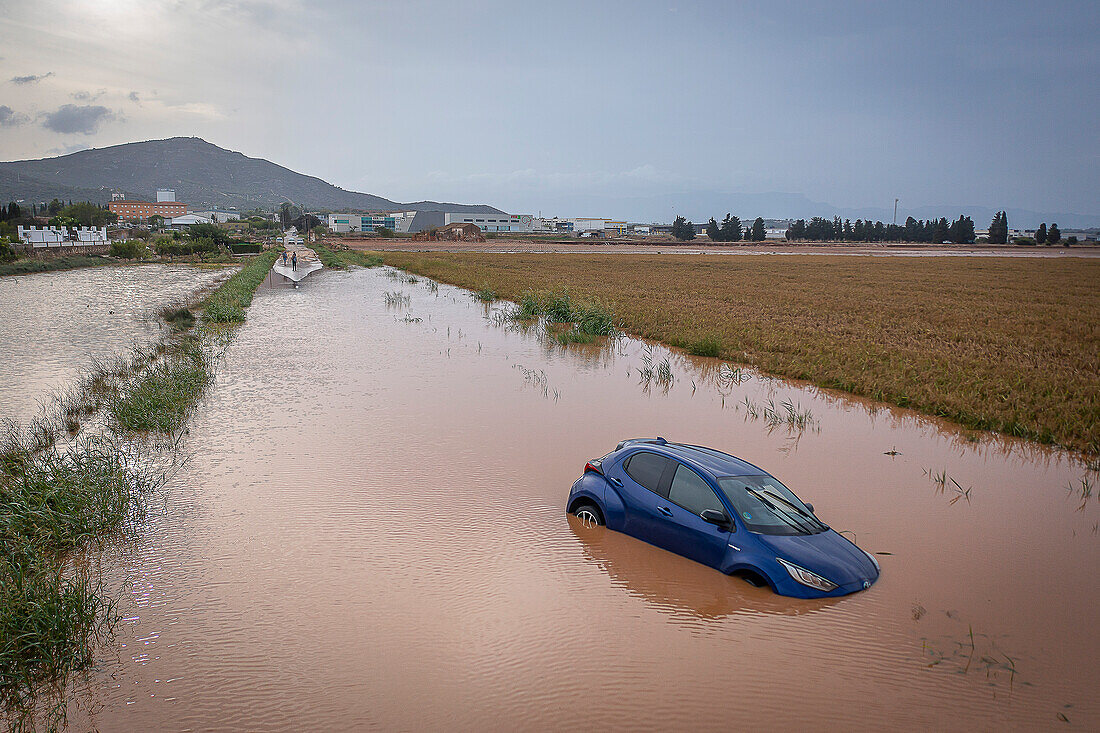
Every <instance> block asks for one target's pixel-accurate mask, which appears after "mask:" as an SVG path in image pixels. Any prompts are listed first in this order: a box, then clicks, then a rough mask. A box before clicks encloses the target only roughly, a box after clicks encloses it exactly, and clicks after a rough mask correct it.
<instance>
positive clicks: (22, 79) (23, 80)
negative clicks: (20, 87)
mask: <svg viewBox="0 0 1100 733" xmlns="http://www.w3.org/2000/svg"><path fill="white" fill-rule="evenodd" d="M51 76H53V72H52V71H47V72H46V73H45V74H28V75H27V76H13V77H12V78H11V81H12V84H34V83H36V82H40V81H42V80H43V79H46V78H49V77H51Z"/></svg>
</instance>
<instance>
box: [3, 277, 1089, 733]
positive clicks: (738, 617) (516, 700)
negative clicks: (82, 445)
mask: <svg viewBox="0 0 1100 733" xmlns="http://www.w3.org/2000/svg"><path fill="white" fill-rule="evenodd" d="M82 274H83V275H84V276H85V277H86V276H88V274H87V273H82ZM387 292H388V293H390V294H391V296H390V298H389V299H388V300H389V302H390V304H389V305H387V302H386V301H387V299H386V298H384V294H385V293H387ZM395 293H396V294H398V295H394V294H395ZM498 307H499V306H498ZM496 320H497V319H493V318H492V317H491V309H488V308H486V307H485V306H482V305H481V304H479V303H477V302H476V301H474V300H473V299H472V298H471V297H470V295H469V294H468V293H467V292H466V291H462V290H458V289H456V288H451V287H448V286H444V285H440V286H438V287H435V286H434V285H432V284H430V283H429V282H428V281H425V280H423V279H421V280H419V281H418V282H416V283H410V282H397V281H395V280H394V279H392V278H390V277H387V275H386V273H385V272H384V271H382V270H380V269H379V270H356V271H352V272H332V271H325V272H322V273H320V274H319V275H315V276H311V277H310V278H309V279H308V280H307V281H306V282H305V283H304V284H303V286H302V287H301V288H300V289H297V290H294V289H290V288H287V287H285V286H283V285H279V284H277V283H274V282H271V283H267V284H265V285H263V286H261V288H260V290H259V291H258V292H257V294H256V297H255V300H254V303H253V306H252V308H251V309H250V311H249V319H248V322H247V323H246V324H245V325H244V327H243V328H242V329H241V331H240V333H239V336H238V338H237V339H236V341H235V342H234V343H233V344H232V346H231V347H230V348H229V350H228V351H227V353H226V357H225V361H224V363H223V364H222V365H221V367H220V369H219V374H218V382H217V384H216V386H215V387H214V389H213V392H212V393H211V396H210V397H209V398H208V399H207V400H206V401H205V402H204V404H203V405H202V406H201V408H200V410H199V412H198V414H197V415H196V417H195V419H194V421H193V423H192V425H191V428H190V435H189V438H188V446H187V449H188V450H189V451H191V452H192V453H193V456H192V459H191V461H190V463H189V464H188V465H187V466H186V467H185V469H184V470H183V471H182V472H181V473H180V474H179V475H178V476H177V477H176V479H175V480H174V481H173V483H172V484H171V485H170V487H169V488H168V489H167V490H166V491H165V492H164V496H163V503H162V504H161V503H160V502H159V500H158V504H157V506H156V507H155V508H156V509H157V511H155V512H153V513H152V516H151V518H150V520H149V524H148V526H147V528H146V531H145V533H144V534H143V536H142V537H140V538H139V539H138V540H137V541H136V542H135V543H134V544H132V545H131V546H127V547H125V548H122V549H120V550H118V551H117V552H115V553H112V558H110V562H108V563H107V566H108V567H109V568H110V569H109V570H108V571H107V573H108V577H107V581H108V583H109V584H110V585H112V586H113V587H114V588H116V589H117V590H118V592H119V593H121V594H122V599H123V600H122V603H121V605H120V607H119V612H120V613H121V615H122V616H123V619H124V620H123V622H122V624H121V625H120V627H119V631H118V634H117V637H116V638H115V639H114V640H113V641H112V642H111V643H110V644H108V645H107V646H105V648H104V649H103V651H102V659H103V661H102V663H101V664H100V665H99V666H98V667H97V668H96V669H95V670H94V671H93V672H92V673H91V675H90V678H89V679H88V680H87V681H86V683H84V684H82V685H81V687H80V689H79V690H78V691H77V694H76V695H75V697H74V699H73V702H72V705H71V710H70V723H71V724H72V727H73V729H75V730H84V729H88V728H92V727H98V728H100V729H102V730H150V729H158V730H196V729H219V730H238V729H248V730H288V729H298V730H330V729H340V730H346V729H362V728H379V729H444V728H445V729H460V730H472V729H479V730H480V729H490V730H508V729H524V730H547V729H561V728H565V727H578V726H583V727H584V728H586V729H593V728H618V729H627V728H629V729H670V728H682V727H688V726H690V727H691V728H693V729H715V730H717V729H729V728H731V727H733V728H750V727H751V728H760V727H768V728H776V727H794V726H798V727H804V728H814V729H819V728H839V727H843V728H845V729H882V728H886V727H904V728H909V729H913V728H936V729H955V730H963V729H974V728H978V729H992V728H1014V729H1033V728H1036V727H1052V726H1060V725H1065V723H1064V722H1062V719H1063V718H1064V719H1065V720H1068V721H1069V723H1070V725H1071V727H1073V728H1081V729H1090V728H1091V729H1095V728H1096V727H1097V726H1100V702H1098V701H1097V699H1096V697H1095V689H1096V685H1097V682H1098V674H1097V671H1096V663H1095V660H1096V658H1097V657H1098V655H1100V633H1098V632H1097V631H1096V618H1097V613H1096V605H1097V603H1098V601H1100V585H1098V584H1097V583H1096V581H1095V569H1096V567H1097V561H1098V560H1100V499H1098V498H1097V497H1096V495H1094V494H1090V493H1089V492H1088V491H1086V490H1084V489H1083V488H1082V487H1083V486H1085V487H1087V486H1093V485H1095V484H1096V483H1097V480H1098V477H1097V475H1096V474H1095V473H1090V472H1088V471H1087V470H1086V468H1085V467H1084V466H1083V464H1082V463H1080V462H1079V461H1077V460H1075V459H1073V458H1072V457H1069V456H1068V455H1066V454H1063V453H1057V452H1053V451H1047V450H1044V449H1040V448H1036V447H1032V446H1029V445H1026V444H1022V443H1017V442H1003V443H1002V442H998V441H991V440H988V439H987V438H979V439H973V438H972V437H968V436H967V435H966V434H963V433H959V432H956V431H953V430H951V429H943V428H942V427H941V426H938V425H936V424H935V423H933V422H932V421H930V420H928V419H924V418H919V417H915V416H914V415H912V414H911V413H908V412H906V411H903V410H892V409H886V408H879V407H876V406H874V405H872V404H868V403H864V402H859V401H854V400H849V399H844V398H839V397H837V396H835V395H831V394H827V393H823V392H821V391H820V390H816V389H813V388H806V387H800V386H796V385H789V384H786V383H782V382H778V381H773V380H769V379H763V378H761V377H760V376H759V375H755V374H749V375H745V376H749V377H750V378H749V379H748V380H747V381H743V380H742V379H741V378H740V376H735V373H731V372H729V371H725V370H721V369H719V363H718V362H717V361H714V360H706V359H694V358H687V357H684V356H681V355H677V354H669V353H668V352H667V351H666V350H665V349H663V348H661V347H653V346H650V345H647V344H644V343H642V342H639V341H636V340H629V339H622V340H618V341H615V342H612V343H611V344H610V345H606V346H599V345H589V346H585V345H576V346H570V347H562V346H559V345H557V344H556V343H555V342H552V341H550V340H548V339H547V338H546V337H545V336H544V335H540V333H538V332H537V330H524V329H521V328H516V327H513V326H507V325H500V323H499V322H495V321H496ZM5 338H6V337H5ZM41 358H42V359H43V360H44V361H46V362H47V363H48V361H49V360H48V359H47V358H46V357H45V356H43V357H41ZM57 358H58V359H59V360H63V359H62V358H61V357H57ZM665 358H668V359H669V363H668V369H669V371H670V372H671V377H672V379H671V380H659V379H653V378H651V379H648V380H647V379H645V378H644V377H643V376H642V373H641V371H640V370H642V369H644V368H645V364H646V363H647V360H648V363H650V364H654V363H655V364H661V363H663V361H664V359H665ZM26 368H28V369H29V368H31V365H28V367H26ZM6 395H7V393H5V394H4V396H3V397H0V399H2V400H3V404H5V405H8V404H9V398H8V397H7V396H6ZM788 400H789V401H790V404H791V405H792V407H793V408H794V409H795V410H797V411H798V412H799V413H800V414H803V415H804V417H806V420H805V424H804V427H802V428H801V429H798V428H795V427H788V425H787V424H786V422H785V421H784V420H783V419H782V416H783V415H784V414H786V408H784V407H783V406H782V405H783V403H784V402H785V401H788ZM807 410H808V411H809V415H805V412H806V411H807ZM773 412H774V413H778V415H779V419H778V420H774V419H772V414H773ZM772 423H775V424H772ZM645 435H662V436H665V437H667V438H669V439H670V440H677V441H682V442H690V443H699V444H705V445H709V446H713V447H715V448H719V449H721V450H725V451H728V452H731V453H733V454H735V455H738V456H741V457H743V458H745V459H747V460H749V461H751V462H753V463H756V464H758V465H760V466H761V467H763V468H765V469H766V470H769V471H771V472H772V473H774V474H776V475H777V476H778V477H779V478H780V479H781V480H783V481H784V482H785V483H786V484H787V485H788V486H790V487H791V488H792V489H793V490H795V491H796V492H797V493H798V494H799V495H800V496H802V497H803V498H804V499H806V500H808V501H811V502H813V503H814V504H815V506H816V507H817V510H818V514H819V516H820V517H821V518H822V519H823V520H825V521H826V522H828V523H829V524H831V525H832V526H833V527H834V528H835V529H837V530H845V531H848V532H850V533H851V534H849V536H851V537H853V538H854V539H856V540H857V542H858V543H859V545H860V546H862V547H863V548H865V549H867V550H869V551H871V552H874V553H878V557H879V560H880V562H881V564H882V569H883V571H882V577H881V579H880V580H879V582H878V583H876V584H875V585H874V586H873V587H872V588H871V589H870V590H869V591H866V592H863V593H858V594H856V595H853V596H849V597H845V598H840V599H830V600H827V601H804V600H794V599H787V598H781V597H777V596H775V595H773V594H772V593H771V592H770V591H768V590H766V589H757V588H752V587H750V586H748V585H747V584H745V583H744V582H742V581H740V580H736V579H732V578H727V577H725V576H723V575H721V574H719V573H718V572H717V571H714V570H710V569H708V568H705V567H703V566H701V565H697V564H695V563H693V562H691V561H688V560H686V559H683V558H680V557H677V556H674V555H671V554H669V553H667V552H664V551H662V550H659V549H657V548H654V547H651V546H649V545H645V544H643V543H641V542H638V541H637V540H634V539H632V538H629V537H626V536H623V535H620V534H616V533H613V532H609V531H606V530H604V529H602V528H594V529H584V528H582V527H580V526H579V525H578V524H577V523H576V522H575V521H574V520H572V519H571V518H567V517H566V515H565V498H566V494H567V492H568V490H569V486H570V484H571V483H572V481H573V480H574V479H575V478H576V477H577V476H578V475H579V474H580V472H581V470H582V468H583V466H584V463H585V461H586V460H588V459H590V458H594V457H598V456H599V455H602V454H603V453H605V452H607V451H608V450H610V449H612V448H613V447H614V445H615V443H616V441H618V440H620V439H622V438H626V437H635V436H645ZM1082 480H1084V481H1085V482H1086V483H1085V484H1082V483H1081V482H1082ZM704 711H706V712H704Z"/></svg>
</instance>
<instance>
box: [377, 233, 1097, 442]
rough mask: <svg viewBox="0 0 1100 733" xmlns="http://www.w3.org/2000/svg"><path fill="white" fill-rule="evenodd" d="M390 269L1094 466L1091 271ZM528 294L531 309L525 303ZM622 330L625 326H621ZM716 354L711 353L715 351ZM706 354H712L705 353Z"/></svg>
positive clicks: (855, 260)
mask: <svg viewBox="0 0 1100 733" xmlns="http://www.w3.org/2000/svg"><path fill="white" fill-rule="evenodd" d="M384 257H385V260H386V263H387V264H389V265H393V266H396V267H403V268H406V269H409V270H412V271H415V272H417V273H420V274H422V275H424V276H427V277H431V278H433V279H436V280H440V281H443V282H447V283H451V284H453V285H458V286H460V287H465V288H470V289H477V288H480V287H483V286H485V285H488V287H491V288H493V289H494V290H496V291H497V293H498V294H499V295H500V297H502V298H505V299H508V300H512V301H514V302H516V303H517V304H518V309H517V314H518V315H521V316H523V315H526V316H527V317H533V316H534V315H536V314H540V311H539V308H540V302H539V299H538V298H536V297H534V294H535V293H538V292H546V291H556V292H559V293H561V292H562V291H563V290H564V288H566V287H568V293H569V295H570V297H571V298H576V299H586V300H591V301H602V302H613V303H615V317H616V321H617V322H620V323H621V327H622V328H623V329H625V330H627V331H629V332H631V333H633V334H636V335H638V336H641V337H643V338H650V339H655V340H659V341H663V342H664V343H667V344H671V345H673V346H680V347H682V348H686V349H690V348H691V346H692V345H693V344H700V345H702V342H704V341H705V340H706V339H707V338H708V337H713V338H714V339H717V340H718V342H719V349H718V353H717V356H718V357H720V358H723V359H726V360H728V361H732V362H736V363H739V364H744V365H748V366H752V367H755V368H756V369H759V370H760V371H763V372H766V373H769V374H773V375H777V376H782V377H787V378H792V379H803V380H807V381H810V382H813V383H815V384H817V385H819V386H822V387H828V388H833V389H839V390H843V391H846V392H850V393H853V394H857V395H862V396H865V397H870V398H872V399H876V400H880V401H883V402H889V403H893V404H896V405H901V406H903V407H910V408H914V409H916V410H920V411H922V412H924V413H927V414H930V415H936V416H939V417H944V418H948V419H950V420H953V421H955V422H957V423H960V424H962V425H964V426H966V427H970V428H975V429H980V430H995V431H998V432H1001V433H1005V434H1008V435H1013V436H1017V437H1021V438H1028V439H1031V440H1036V441H1039V442H1043V443H1053V444H1057V445H1061V446H1064V447H1067V448H1071V449H1076V450H1080V451H1083V452H1085V453H1087V454H1090V455H1091V456H1096V455H1100V290H1098V289H1097V288H1096V286H1095V284H1096V282H1098V281H1100V261H1096V260H1090V259H1085V258H1072V257H1066V258H1057V259H1055V258H1026V259H1025V258H994V257H981V258H979V257H832V256H828V255H785V256H782V257H750V256H744V257H740V256H739V257H731V256H727V255H700V256H692V257H691V258H685V257H683V256H681V255H651V254H576V255H573V254H511V253H510V254H500V253H480V252H477V253H475V252H455V253H445V252H432V253H418V252H387V253H384ZM529 296H530V297H529ZM616 325H619V323H617V324H616ZM708 346H709V345H708ZM713 353H714V351H713V349H708V354H713Z"/></svg>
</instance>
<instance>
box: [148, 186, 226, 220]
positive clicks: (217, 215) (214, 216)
mask: <svg viewBox="0 0 1100 733" xmlns="http://www.w3.org/2000/svg"><path fill="white" fill-rule="evenodd" d="M158 193H159V192H158ZM192 213H194V214H195V215H196V216H201V217H203V218H204V219H210V220H211V221H214V222H217V223H218V224H224V223H226V222H227V221H237V220H239V219H240V218H241V212H239V211H228V210H224V209H210V210H209V211H195V212H192Z"/></svg>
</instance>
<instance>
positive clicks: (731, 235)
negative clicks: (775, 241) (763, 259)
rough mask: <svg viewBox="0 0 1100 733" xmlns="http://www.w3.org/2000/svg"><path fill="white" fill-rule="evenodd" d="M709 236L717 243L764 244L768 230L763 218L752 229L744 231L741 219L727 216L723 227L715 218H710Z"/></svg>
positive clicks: (758, 218)
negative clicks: (742, 241)
mask: <svg viewBox="0 0 1100 733" xmlns="http://www.w3.org/2000/svg"><path fill="white" fill-rule="evenodd" d="M707 236H708V237H710V238H711V240H712V241H715V242H740V241H741V240H745V241H750V242H763V241H764V238H765V237H766V236H767V229H765V227H764V219H763V218H761V217H757V218H756V221H754V222H753V223H752V226H751V227H749V228H748V229H744V228H743V227H742V225H741V219H739V218H738V217H736V216H730V215H729V214H726V218H725V219H723V220H722V224H721V225H719V224H718V222H716V221H715V220H714V217H713V216H712V217H711V218H710V221H709V222H707Z"/></svg>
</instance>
